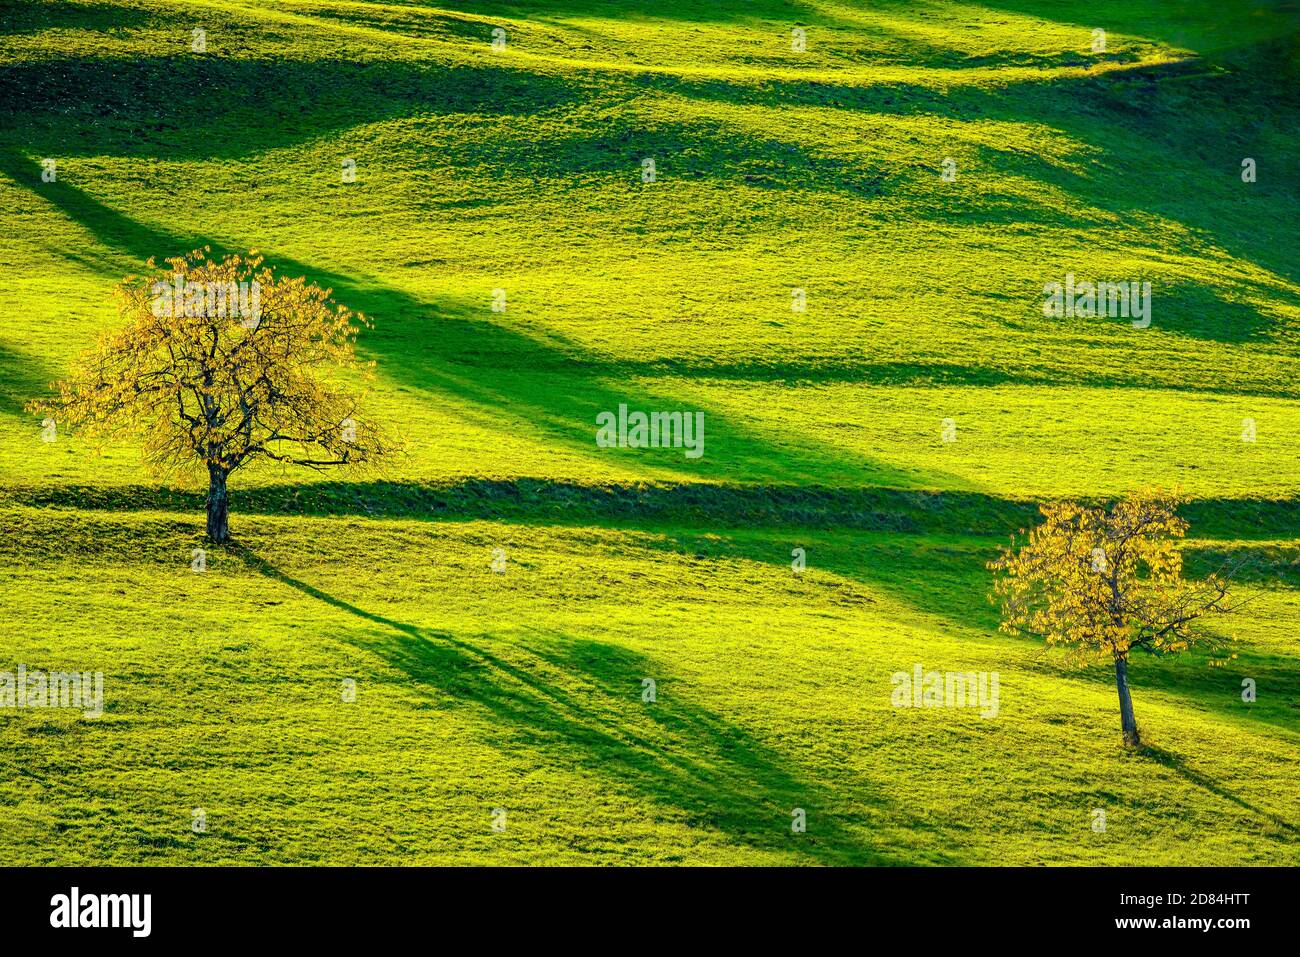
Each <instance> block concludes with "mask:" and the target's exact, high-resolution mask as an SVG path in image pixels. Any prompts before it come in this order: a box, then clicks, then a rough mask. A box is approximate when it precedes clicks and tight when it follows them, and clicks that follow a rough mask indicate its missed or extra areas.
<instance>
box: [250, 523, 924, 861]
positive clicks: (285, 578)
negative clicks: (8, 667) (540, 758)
mask: <svg viewBox="0 0 1300 957" xmlns="http://www.w3.org/2000/svg"><path fill="white" fill-rule="evenodd" d="M231 550H232V551H233V553H234V554H235V555H236V556H238V557H239V558H240V559H241V560H242V561H243V562H244V563H245V564H246V565H247V566H248V567H249V568H251V569H253V570H255V571H257V572H258V573H260V574H262V575H265V576H266V577H268V578H271V579H273V580H275V581H277V582H280V583H281V584H283V585H286V586H288V587H290V588H294V589H296V590H298V591H300V592H302V593H303V594H305V595H308V596H310V597H312V598H314V599H316V600H318V601H321V602H324V603H325V604H327V605H329V606H330V607H332V608H336V609H338V610H340V611H343V612H346V613H348V614H350V615H353V616H355V617H357V618H359V619H362V620H363V621H366V622H369V623H371V624H374V625H379V626H382V628H381V630H379V631H376V632H373V633H372V634H371V636H369V637H353V638H348V639H345V640H348V641H349V642H350V643H352V644H354V645H356V646H357V647H359V648H362V649H364V650H366V651H368V652H371V653H373V654H375V655H377V656H378V657H379V658H381V659H382V660H383V661H384V662H385V663H387V664H388V665H390V666H392V667H394V668H397V669H398V670H400V671H402V672H403V673H405V674H406V675H407V676H408V677H410V679H411V680H412V681H413V682H414V683H415V685H416V687H417V688H418V689H419V690H420V691H421V692H422V693H425V694H429V695H436V696H438V697H439V698H440V699H445V697H446V696H450V697H452V698H454V699H457V700H458V701H460V702H461V703H462V704H464V705H466V706H468V707H474V708H483V709H486V710H487V711H489V712H491V713H492V715H493V716H494V717H496V718H497V719H499V720H500V722H501V728H502V730H503V732H504V733H507V734H511V735H522V736H524V737H525V738H526V739H527V740H528V742H529V744H530V745H537V746H539V747H541V748H543V749H545V750H546V751H547V752H549V753H550V754H551V755H552V756H554V757H557V758H558V759H561V760H563V761H565V762H566V763H567V764H568V765H569V766H581V767H583V768H584V769H586V770H589V771H593V772H598V773H601V774H604V775H608V776H610V777H612V778H614V779H616V780H617V781H618V782H619V783H620V785H623V786H628V787H631V788H634V789H635V790H636V791H637V792H638V793H639V794H641V795H643V796H645V797H646V798H649V799H650V800H652V801H654V802H655V803H656V804H659V805H662V806H666V807H671V808H674V809H676V810H678V811H681V812H684V813H685V814H686V815H687V817H688V819H689V822H690V823H691V825H692V826H693V827H701V828H707V829H714V830H718V831H720V832H722V833H723V834H724V835H725V836H726V837H727V838H728V839H729V840H731V841H735V842H737V843H741V844H745V845H749V846H752V847H756V848H762V849H765V850H771V851H774V852H790V851H793V852H794V853H795V854H796V855H798V856H799V857H800V858H803V859H804V860H806V861H808V862H810V863H821V864H849V863H858V864H863V863H872V864H901V863H907V861H905V860H900V859H897V858H895V857H893V856H892V855H889V854H886V853H885V852H883V851H880V850H878V849H875V848H870V847H864V846H862V844H861V843H860V841H859V840H858V839H857V838H855V837H854V836H853V835H851V834H850V833H848V832H847V831H846V830H844V829H843V828H842V827H841V826H840V825H839V824H838V823H837V821H836V818H835V812H834V811H833V810H831V809H829V808H827V809H824V811H823V812H821V813H815V812H813V811H812V807H813V806H815V805H816V804H817V803H818V802H817V797H816V794H815V788H814V787H813V786H812V785H810V784H808V783H806V782H804V781H803V780H801V779H800V778H799V777H798V776H797V775H796V774H795V773H794V772H793V771H791V770H789V769H788V768H787V767H786V765H785V763H784V762H783V760H782V759H781V758H780V756H779V755H777V754H776V753H775V752H774V751H772V750H771V749H769V748H767V747H766V746H764V745H763V744H761V743H760V742H758V741H757V740H756V739H755V738H754V737H753V736H752V735H751V734H749V733H748V732H747V731H745V730H744V729H742V728H740V727H739V726H737V725H735V724H732V723H731V722H729V721H727V720H725V719H723V718H721V717H719V716H718V715H715V714H713V713H711V712H709V711H708V710H706V709H705V708H703V707H701V706H698V705H695V704H692V703H690V702H688V701H684V700H682V699H680V698H677V697H676V696H673V695H663V697H662V699H661V700H659V701H657V702H656V703H655V704H654V705H653V706H645V705H642V704H641V702H640V689H641V679H642V678H643V677H644V676H647V675H658V676H663V674H664V671H663V668H662V667H660V666H658V665H656V664H654V663H652V662H651V661H649V660H648V659H646V658H644V657H642V656H641V655H638V654H635V653H633V652H630V651H628V650H626V649H622V648H618V647H616V646H614V645H611V644H608V643H605V642H599V641H593V640H590V639H575V638H572V637H569V636H566V635H561V634H555V633H550V632H542V631H539V630H536V629H530V630H529V632H528V634H530V635H531V636H533V639H534V640H533V641H530V642H529V643H528V645H529V646H528V647H525V646H524V645H523V644H520V645H519V646H518V647H519V650H520V651H521V652H525V653H532V654H534V655H536V657H537V658H539V659H541V660H542V661H544V662H545V663H547V664H549V665H550V666H552V667H553V668H555V669H559V670H561V671H562V672H563V673H564V674H565V675H566V677H568V678H570V679H572V681H573V684H574V688H575V690H568V689H566V688H563V687H561V686H560V685H559V684H557V683H556V682H555V681H553V680H549V679H547V678H546V677H544V676H543V675H542V672H544V671H545V670H549V669H526V668H523V667H520V666H519V665H516V664H513V663H511V662H508V661H505V660H503V659H502V658H501V657H500V656H498V655H495V654H493V653H492V652H490V651H488V650H486V649H485V648H484V647H482V646H480V645H476V644H474V643H473V642H470V641H466V640H463V639H460V638H457V637H455V636H453V635H451V634H448V633H446V632H443V631H434V630H430V629H423V628H418V627H416V626H414V625H410V624H407V623H405V622H401V621H397V620H395V619H393V618H389V617H386V616H384V615H380V614H376V613H374V612H370V611H366V610H364V609H362V608H359V607H358V606H356V605H354V604H351V603H350V602H347V601H344V600H342V599H340V598H337V597H335V596H333V595H330V594H328V593H326V592H324V591H321V590H320V589H318V588H316V587H314V586H312V585H310V584H307V583H306V582H303V581H300V580H299V579H296V578H293V577H291V576H289V575H287V574H285V573H284V572H282V571H280V570H279V569H278V568H276V567H275V566H274V565H272V564H271V563H270V562H269V561H267V560H266V559H264V558H262V557H260V556H259V555H257V554H256V553H254V552H253V551H251V550H250V549H249V548H247V547H245V546H242V545H232V546H231ZM537 639H541V641H540V644H541V645H543V646H544V648H545V650H543V651H540V652H539V651H538V650H537V649H536V647H533V646H534V645H536V644H538V641H537ZM856 801H857V803H858V805H859V806H861V803H862V802H863V801H865V802H866V803H868V804H871V805H875V806H879V805H881V803H882V800H881V799H880V798H879V797H877V796H873V795H869V794H858V795H856ZM796 807H803V808H805V809H806V810H809V811H810V817H811V818H812V819H813V820H815V826H814V828H813V832H814V833H810V834H804V835H793V834H791V832H790V815H791V810H792V809H793V808H796Z"/></svg>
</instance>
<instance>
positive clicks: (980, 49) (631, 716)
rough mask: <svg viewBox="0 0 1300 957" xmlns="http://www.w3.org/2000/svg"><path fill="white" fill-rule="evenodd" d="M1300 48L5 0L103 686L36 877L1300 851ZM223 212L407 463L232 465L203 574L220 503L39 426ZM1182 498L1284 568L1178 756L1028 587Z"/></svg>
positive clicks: (845, 12) (569, 16)
mask: <svg viewBox="0 0 1300 957" xmlns="http://www.w3.org/2000/svg"><path fill="white" fill-rule="evenodd" d="M196 28H201V29H202V30H203V31H205V40H206V49H205V51H204V52H194V51H193V50H192V49H191V42H192V37H193V34H192V31H193V30H195V29H196ZM496 28H501V29H503V30H504V31H505V37H506V45H505V48H504V49H500V50H498V49H494V48H493V46H492V38H493V30H494V29H496ZM796 28H799V29H802V30H804V31H805V32H806V49H805V50H804V51H802V52H796V51H795V50H793V49H792V31H793V30H795V29H796ZM1098 28H1100V29H1104V30H1105V31H1106V50H1105V51H1104V52H1093V51H1092V43H1093V31H1094V29H1098ZM1298 80H1300V12H1298V11H1297V7H1296V4H1295V3H1293V2H1286V3H1272V2H1249V0H1231V2H1226V3H1225V2H1215V3H1211V2H1208V0H1189V2H1186V3H1180V4H1169V3H1165V2H1160V0H1133V2H1119V0H1093V2H1089V3H1083V2H1074V0H1059V2H1051V0H1038V2H1031V0H992V2H989V3H985V4H967V3H949V2H939V0H935V2H913V3H904V2H871V3H865V2H861V3H849V2H840V3H835V2H820V0H809V2H794V0H790V2H786V0H748V2H739V0H733V2H721V0H720V2H705V0H666V2H663V3H659V4H651V5H648V4H636V3H632V2H630V0H607V2H597V0H553V2H545V0H520V2H517V3H497V2H476V3H455V2H452V3H442V4H440V5H437V6H434V5H427V4H417V3H409V2H390V3H370V2H356V0H282V2H272V0H207V2H172V0H100V2H85V3H82V2H78V3H73V2H40V0H0V222H2V223H3V229H2V234H3V237H4V243H3V244H2V245H0V576H3V594H4V596H5V599H4V608H5V616H4V622H5V626H6V627H5V629H4V633H5V641H4V646H5V652H4V654H3V655H2V656H0V671H3V670H13V669H16V668H17V666H18V665H19V664H24V665H26V667H27V668H29V669H45V670H60V669H64V670H71V669H79V670H84V671H102V672H103V673H104V676H105V677H104V681H105V709H104V714H103V715H102V716H101V717H98V718H84V717H82V716H81V714H80V713H79V712H76V711H71V710H62V709H60V710H45V711H41V710H32V709H27V710H6V711H4V712H3V713H0V754H2V755H3V756H2V757H0V761H3V763H4V766H5V767H4V773H3V775H0V830H3V832H4V833H5V834H6V835H7V838H8V839H7V840H6V841H4V842H3V843H2V844H0V863H4V864H22V863H39V864H93V863H127V864H131V863H163V864H176V865H181V864H192V863H199V864H216V863H250V864H252V863H267V864H270V863H274V864H289V863H358V864H381V863H422V864H424V863H428V864H441V863H457V864H474V863H492V864H508V863H539V864H558V863H582V864H586V863H592V864H596V863H599V864H605V863H611V864H612V863H654V864H660V863H664V864H666V863H686V864H995V865H996V864H1036V863H1049V864H1097V863H1105V864H1297V863H1300V841H1298V840H1297V838H1298V837H1300V811H1297V795H1298V794H1300V649H1298V648H1297V643H1296V634H1295V627H1294V624H1295V622H1296V621H1297V619H1298V618H1300V591H1298V590H1297V589H1300V575H1298V574H1297V568H1300V346H1297V344H1296V334H1297V332H1300V240H1298V239H1297V236H1296V232H1295V224H1296V222H1297V221H1300V187H1298V184H1300V150H1297V149H1296V140H1295V136H1296V130H1297V128H1300V93H1298V92H1297V91H1298V90H1300V85H1297V81H1298ZM1247 157H1249V158H1252V159H1254V160H1255V161H1256V164H1257V172H1258V176H1257V180H1256V181H1255V182H1244V181H1243V179H1242V161H1243V159H1245V158H1247ZM647 158H649V159H653V160H654V164H655V177H654V181H653V182H644V181H643V177H642V171H643V165H642V164H643V160H645V159H647ZM46 159H53V160H55V162H56V169H57V176H56V179H55V180H54V181H52V182H47V181H45V179H43V177H42V160H46ZM346 159H351V160H353V161H354V162H355V164H356V181H355V182H351V183H345V182H343V178H342V175H341V166H342V163H343V161H344V160H346ZM947 159H951V160H953V161H954V163H955V167H953V168H955V178H951V181H947V180H946V179H945V178H944V176H943V175H941V174H942V173H943V170H944V161H945V160H947ZM205 244H206V245H209V246H211V247H212V248H213V249H214V250H217V251H225V250H231V251H235V250H247V249H252V248H255V249H258V250H260V251H261V252H262V254H263V255H265V256H266V258H267V260H268V261H269V262H270V263H273V264H275V265H276V266H277V267H279V268H280V269H281V270H282V271H284V272H286V273H289V274H292V275H305V276H307V277H309V278H311V279H313V280H315V281H318V282H320V283H321V284H322V285H326V286H329V287H331V288H332V289H333V290H334V294H335V296H336V297H337V298H338V299H339V300H340V301H342V302H343V303H345V304H346V305H348V306H350V307H352V308H355V309H359V310H361V311H363V312H365V313H366V314H367V316H369V317H370V318H371V319H372V320H373V322H374V328H373V330H371V331H368V332H366V333H365V334H364V335H363V336H362V338H361V340H360V351H361V352H362V353H363V355H364V356H365V357H366V358H368V359H373V360H374V361H375V364H376V366H375V368H376V378H375V380H374V382H373V384H372V385H373V388H374V390H375V391H374V394H373V396H372V399H373V404H374V406H375V408H376V409H377V410H378V412H379V414H380V417H381V419H382V420H383V421H384V423H385V424H386V425H387V426H388V427H389V428H391V429H392V430H393V431H395V432H399V433H400V434H401V435H402V436H403V437H404V439H405V442H406V446H407V451H406V454H405V455H404V456H403V457H402V458H400V459H399V460H397V461H396V462H394V463H393V464H392V466H391V467H390V469H389V470H388V471H387V472H386V473H385V474H383V475H380V476H378V477H371V476H367V477H361V476H354V475H348V474H344V473H338V474H329V475H325V476H315V475H313V474H311V473H307V474H302V473H298V472H284V471H280V470H276V469H270V468H264V469H262V470H260V471H249V472H240V473H236V476H235V477H234V479H233V480H232V508H233V511H232V519H231V522H232V530H233V532H234V535H235V538H236V540H237V544H236V545H234V546H231V547H228V548H212V549H210V550H209V551H208V553H207V570H206V572H203V573H196V572H194V571H192V570H191V555H192V551H193V549H195V548H197V547H200V546H202V545H203V538H202V536H203V521H202V515H201V504H202V498H203V491H202V488H201V486H199V485H198V484H194V485H185V484H183V483H177V482H169V481H163V480H160V479H158V478H157V477H155V476H152V475H151V474H150V473H149V472H147V471H146V470H145V469H144V468H143V467H142V463H141V457H140V451H139V449H138V448H135V447H133V446H131V445H126V444H122V445H111V446H108V447H105V448H102V449H101V448H95V447H92V446H91V445H89V444H88V443H86V442H84V441H82V440H81V439H79V438H78V436H76V435H75V434H67V433H65V432H64V431H62V430H61V431H59V433H58V435H57V439H56V441H53V442H47V441H43V440H42V429H41V420H40V417H39V416H35V415H33V414H31V413H30V412H27V411H25V408H24V407H25V404H26V403H27V402H28V401H29V400H31V399H33V398H37V397H40V396H43V395H45V394H47V391H48V388H49V383H50V382H51V381H52V380H54V379H57V378H58V377H60V376H61V375H63V374H64V373H65V372H66V370H67V368H68V364H69V362H70V360H71V359H72V358H73V357H74V356H75V355H76V354H78V353H79V352H81V351H82V350H83V349H85V348H86V347H87V346H88V345H90V343H91V342H92V341H93V339H94V337H95V336H96V335H97V334H98V333H99V332H101V331H103V330H108V329H112V328H114V327H116V326H117V325H118V324H119V322H120V320H119V318H118V316H117V313H116V310H115V306H114V303H113V301H112V298H111V291H112V289H113V286H114V285H115V284H116V283H117V282H118V281H119V280H120V279H121V278H122V277H123V276H124V275H126V274H128V273H132V272H138V271H139V270H140V269H141V268H142V265H143V263H144V261H145V260H146V259H148V258H149V257H151V256H157V257H159V258H161V257H165V256H173V255H179V254H181V253H183V252H185V251H187V250H190V249H193V248H195V247H197V246H202V245H205ZM1066 274H1072V275H1074V276H1076V277H1078V278H1080V279H1090V280H1094V281H1096V280H1116V281H1118V280H1146V281H1149V282H1150V283H1151V285H1152V316H1151V320H1152V321H1151V323H1150V326H1149V327H1148V328H1141V329H1139V328H1134V327H1133V325H1132V324H1131V323H1130V321H1129V320H1128V319H1125V318H1060V319H1058V318H1050V317H1047V316H1045V315H1044V311H1043V286H1044V284H1045V283H1049V282H1053V281H1063V280H1064V278H1065V276H1066ZM797 289H798V290H804V294H805V296H806V310H805V311H802V312H800V311H795V310H793V309H792V302H793V301H794V296H795V293H794V290H797ZM496 290H504V292H505V297H506V308H505V310H504V311H494V310H493V308H492V304H493V298H494V294H495V291H496ZM620 403H625V404H627V405H629V406H630V407H632V408H634V409H643V410H647V411H649V410H699V411H702V412H703V413H704V415H705V422H706V433H705V453H704V455H703V456H702V457H700V458H688V457H686V456H685V455H683V454H682V451H681V450H679V449H605V448H599V447H597V445H596V442H595V428H596V427H595V417H596V415H597V414H598V413H600V412H602V411H610V410H615V409H617V408H618V406H619V404H620ZM1246 419H1249V420H1252V421H1253V423H1254V425H1255V429H1256V435H1255V441H1254V442H1244V441H1243V440H1242V432H1243V421H1244V420H1246ZM945 420H952V421H951V423H950V426H952V427H955V430H956V432H955V437H956V440H955V441H943V440H942V436H943V430H944V423H945ZM1150 485H1160V486H1167V487H1174V486H1176V487H1179V488H1181V489H1182V490H1183V491H1184V492H1185V493H1186V494H1187V495H1188V496H1189V497H1190V499H1191V502H1190V503H1189V504H1188V505H1187V506H1186V508H1185V510H1184V512H1185V514H1186V516H1187V517H1188V518H1189V520H1190V521H1191V523H1192V525H1191V531H1190V539H1189V541H1188V544H1187V550H1188V558H1189V561H1188V568H1189V570H1190V571H1191V572H1192V573H1198V574H1204V573H1205V572H1206V571H1207V570H1209V569H1210V568H1211V567H1212V566H1213V563H1214V561H1215V560H1216V558H1217V557H1219V556H1222V555H1225V554H1229V555H1233V556H1240V557H1245V558H1249V559H1251V560H1252V561H1251V565H1250V572H1249V574H1248V575H1246V576H1245V577H1244V579H1243V581H1242V582H1241V583H1240V590H1241V592H1242V593H1243V595H1244V596H1247V597H1249V598H1250V599H1251V601H1250V602H1249V603H1248V604H1247V605H1246V606H1245V607H1244V608H1243V609H1242V610H1241V612H1240V613H1239V614H1237V615H1234V616H1230V617H1227V618H1223V619H1221V620H1216V622H1215V624H1214V626H1213V627H1214V629H1215V631H1216V633H1217V636H1218V638H1219V639H1220V643H1221V647H1213V648H1207V649H1205V650H1200V651H1196V652H1193V653H1190V654H1188V655H1186V656H1184V657H1182V658H1180V659H1178V660H1166V661H1160V662H1152V661H1147V660H1138V661H1136V662H1135V664H1134V667H1133V672H1132V679H1133V685H1134V695H1135V699H1136V700H1135V706H1136V709H1137V717H1138V721H1139V723H1140V725H1141V726H1142V729H1143V734H1144V739H1145V740H1146V741H1147V742H1148V744H1149V748H1148V749H1147V750H1145V751H1143V752H1141V753H1132V752H1126V751H1125V750H1124V749H1123V748H1122V747H1121V746H1120V740H1119V724H1118V713H1117V708H1116V701H1115V690H1114V686H1113V682H1112V676H1111V674H1110V672H1109V671H1108V670H1107V669H1106V668H1105V667H1095V668H1092V669H1083V670H1080V669H1077V668H1074V667H1071V666H1069V665H1067V664H1066V663H1065V662H1064V661H1063V660H1062V659H1061V658H1060V657H1059V656H1058V655H1056V654H1053V653H1048V652H1046V651H1044V649H1042V648H1041V647H1040V646H1039V645H1037V644H1035V643H1034V642H1031V641H1028V640H1023V639H1014V638H1010V637H1007V636H1005V635H1001V634H999V633H998V632H997V624H998V621H997V617H996V610H995V609H994V608H993V607H992V606H991V605H990V604H989V602H988V600H987V594H988V591H989V587H990V576H989V572H988V571H987V570H986V569H985V567H984V566H985V563H986V562H987V561H988V560H989V559H990V558H991V557H992V556H993V555H994V554H995V553H996V550H997V549H998V547H999V546H1001V545H1003V544H1005V542H1006V541H1007V538H1008V536H1009V535H1010V534H1011V533H1013V532H1014V531H1016V530H1017V529H1019V528H1022V527H1024V526H1025V525H1026V524H1027V523H1029V522H1032V521H1033V520H1034V514H1035V510H1034V506H1035V503H1036V502H1037V501H1040V500H1046V499H1049V498H1051V497H1057V496H1071V497H1080V498H1086V499H1090V500H1101V499H1107V498H1111V497H1114V496H1117V495H1119V494H1122V493H1124V492H1126V491H1129V490H1132V489H1135V488H1139V487H1143V486H1150ZM796 548H803V549H805V550H806V555H807V569H806V571H804V572H803V573H802V574H800V575H796V574H795V573H794V572H793V571H792V568H791V555H792V550H793V549H796ZM497 549H502V550H504V558H505V565H504V570H503V571H500V572H498V571H494V569H493V567H492V562H493V557H494V555H500V554H502V553H499V552H497V551H496V550H497ZM498 567H500V566H498ZM1234 656H1235V657H1234ZM917 663H920V664H922V665H923V666H924V667H925V668H927V669H931V668H933V669H938V670H953V671H996V672H998V674H999V675H1000V687H1001V702H1000V709H999V713H998V714H997V716H996V717H990V718H982V717H981V716H980V715H979V713H978V712H977V711H974V710H969V709H967V710H962V709H902V708H895V707H893V706H892V705H891V688H892V686H891V675H892V674H893V673H894V672H896V671H910V670H911V669H912V667H913V665H914V664H917ZM646 678H650V679H653V681H654V682H655V684H656V700H655V701H653V702H645V701H643V700H642V689H643V680H644V679H646ZM1244 678H1252V679H1254V680H1255V681H1256V682H1257V686H1258V692H1259V697H1258V700H1257V701H1256V702H1254V703H1250V704H1247V703H1244V702H1243V701H1242V699H1241V688H1242V680H1243V679H1244ZM345 680H351V681H354V682H355V683H356V685H355V687H356V699H355V701H351V702H346V701H344V700H343V694H342V688H343V684H344V682H345ZM795 808H802V809H804V811H805V812H806V816H807V830H806V832H804V833H794V832H792V830H791V820H792V811H793V810H794V809H795ZM195 809H202V811H203V812H204V814H205V816H206V823H207V829H206V831H204V832H201V833H200V832H196V831H195V830H194V829H193V828H192V826H191V824H192V820H193V817H192V815H193V812H194V811H195ZM494 809H504V811H505V812H506V816H505V820H506V822H507V823H506V826H505V828H504V830H494V828H493V823H494V818H493V812H494ZM1098 809H1100V810H1104V811H1105V813H1106V829H1105V831H1104V832H1098V831H1095V830H1094V829H1093V824H1094V820H1095V811H1097V810H1098Z"/></svg>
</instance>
